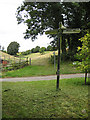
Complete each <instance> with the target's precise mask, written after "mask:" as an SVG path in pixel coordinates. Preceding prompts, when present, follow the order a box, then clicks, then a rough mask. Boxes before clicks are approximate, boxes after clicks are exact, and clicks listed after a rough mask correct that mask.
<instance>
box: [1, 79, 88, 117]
mask: <svg viewBox="0 0 90 120" xmlns="http://www.w3.org/2000/svg"><path fill="white" fill-rule="evenodd" d="M60 88H61V90H59V91H56V80H50V81H33V82H14V83H13V82H3V83H2V103H3V105H2V108H3V109H2V112H3V118H88V112H89V109H88V85H84V78H73V79H62V80H60Z"/></svg>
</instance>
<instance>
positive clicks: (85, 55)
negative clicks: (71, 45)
mask: <svg viewBox="0 0 90 120" xmlns="http://www.w3.org/2000/svg"><path fill="white" fill-rule="evenodd" d="M79 40H80V41H81V42H82V47H78V53H77V54H76V58H78V59H80V60H82V61H81V62H79V61H77V62H76V65H77V66H78V68H79V69H81V70H82V71H84V72H86V71H87V72H88V73H89V72H90V33H87V34H86V35H85V36H84V37H82V38H81V39H79Z"/></svg>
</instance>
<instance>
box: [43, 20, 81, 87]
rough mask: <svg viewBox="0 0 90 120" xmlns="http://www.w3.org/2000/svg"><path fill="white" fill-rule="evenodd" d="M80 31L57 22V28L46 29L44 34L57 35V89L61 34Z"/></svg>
mask: <svg viewBox="0 0 90 120" xmlns="http://www.w3.org/2000/svg"><path fill="white" fill-rule="evenodd" d="M75 33H80V29H79V28H77V29H68V28H66V27H64V26H63V25H62V22H60V24H59V29H55V30H48V31H46V32H45V34H57V35H58V66H57V85H56V88H57V89H59V77H60V48H61V45H60V42H61V41H62V34H75Z"/></svg>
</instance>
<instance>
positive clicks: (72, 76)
mask: <svg viewBox="0 0 90 120" xmlns="http://www.w3.org/2000/svg"><path fill="white" fill-rule="evenodd" d="M75 77H76V78H77V77H84V74H83V73H82V74H64V75H60V79H65V78H75ZM55 79H57V76H56V75H50V76H37V77H18V78H2V79H0V81H2V82H3V81H8V82H18V81H39V80H55Z"/></svg>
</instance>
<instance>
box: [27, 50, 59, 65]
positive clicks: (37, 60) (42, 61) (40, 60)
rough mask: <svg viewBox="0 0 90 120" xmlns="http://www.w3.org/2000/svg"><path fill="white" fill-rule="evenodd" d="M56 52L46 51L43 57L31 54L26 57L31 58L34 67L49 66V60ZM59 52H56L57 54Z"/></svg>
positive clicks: (38, 54)
mask: <svg viewBox="0 0 90 120" xmlns="http://www.w3.org/2000/svg"><path fill="white" fill-rule="evenodd" d="M53 52H54V51H46V52H45V53H44V54H43V55H41V54H40V53H31V54H29V55H26V56H25V57H28V58H31V61H32V64H34V65H46V64H48V60H49V58H50V57H51V55H53ZM57 53H58V52H57V51H55V54H57Z"/></svg>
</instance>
